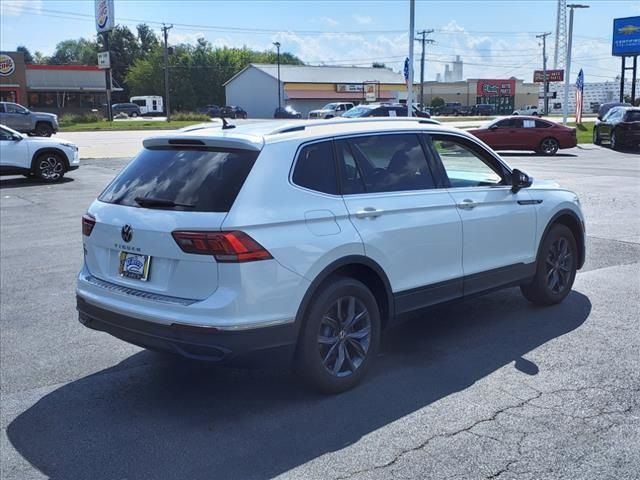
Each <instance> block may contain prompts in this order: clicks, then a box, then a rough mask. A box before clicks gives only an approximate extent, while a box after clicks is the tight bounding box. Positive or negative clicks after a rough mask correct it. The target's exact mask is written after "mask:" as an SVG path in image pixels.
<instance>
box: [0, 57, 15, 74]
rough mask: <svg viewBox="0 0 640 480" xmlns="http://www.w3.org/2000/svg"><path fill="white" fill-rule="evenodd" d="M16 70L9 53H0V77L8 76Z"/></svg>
mask: <svg viewBox="0 0 640 480" xmlns="http://www.w3.org/2000/svg"><path fill="white" fill-rule="evenodd" d="M15 71H16V62H14V61H13V58H11V57H10V56H9V55H5V54H4V53H3V54H1V55H0V77H8V76H9V75H11V74H12V73H13V72H15Z"/></svg>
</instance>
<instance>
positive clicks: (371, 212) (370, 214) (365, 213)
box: [356, 207, 383, 218]
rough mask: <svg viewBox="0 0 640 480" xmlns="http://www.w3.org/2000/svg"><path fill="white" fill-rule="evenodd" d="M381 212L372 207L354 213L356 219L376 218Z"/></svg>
mask: <svg viewBox="0 0 640 480" xmlns="http://www.w3.org/2000/svg"><path fill="white" fill-rule="evenodd" d="M382 212H383V210H378V209H376V208H373V207H365V208H363V209H362V210H358V211H357V212H356V218H376V217H379V216H380V215H382Z"/></svg>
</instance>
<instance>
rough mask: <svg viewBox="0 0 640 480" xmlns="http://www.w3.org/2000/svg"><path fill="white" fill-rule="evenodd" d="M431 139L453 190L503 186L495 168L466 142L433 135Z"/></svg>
mask: <svg viewBox="0 0 640 480" xmlns="http://www.w3.org/2000/svg"><path fill="white" fill-rule="evenodd" d="M431 138H432V142H433V146H434V148H435V150H436V152H437V153H438V156H439V157H440V161H441V162H442V165H443V166H444V169H445V171H446V173H447V176H448V177H449V182H450V184H451V187H452V188H460V187H487V186H488V187H490V186H495V185H501V184H503V179H502V177H501V176H500V175H499V174H498V172H497V171H496V170H495V169H494V167H492V166H491V165H490V164H489V162H488V161H487V160H485V159H484V158H482V156H481V155H480V154H479V153H476V152H475V151H474V149H473V148H472V147H471V146H469V145H467V144H466V142H465V141H464V140H462V139H459V138H456V137H448V136H445V135H433V136H432V137H431Z"/></svg>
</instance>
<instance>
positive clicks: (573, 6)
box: [562, 3, 589, 125]
mask: <svg viewBox="0 0 640 480" xmlns="http://www.w3.org/2000/svg"><path fill="white" fill-rule="evenodd" d="M567 8H568V9H569V39H568V41H567V67H566V72H564V108H563V109H562V123H563V124H564V125H566V124H567V116H568V115H569V79H570V77H571V43H572V41H573V10H574V9H576V8H589V5H580V4H577V3H571V4H569V5H567Z"/></svg>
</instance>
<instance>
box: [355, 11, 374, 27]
mask: <svg viewBox="0 0 640 480" xmlns="http://www.w3.org/2000/svg"><path fill="white" fill-rule="evenodd" d="M352 17H353V19H354V20H355V21H356V23H358V24H360V25H368V24H370V23H371V22H373V18H371V17H370V16H369V15H358V14H357V13H356V14H353V15H352Z"/></svg>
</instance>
